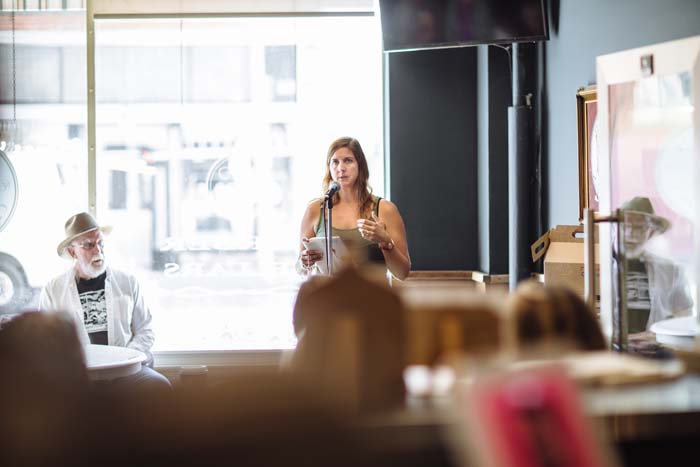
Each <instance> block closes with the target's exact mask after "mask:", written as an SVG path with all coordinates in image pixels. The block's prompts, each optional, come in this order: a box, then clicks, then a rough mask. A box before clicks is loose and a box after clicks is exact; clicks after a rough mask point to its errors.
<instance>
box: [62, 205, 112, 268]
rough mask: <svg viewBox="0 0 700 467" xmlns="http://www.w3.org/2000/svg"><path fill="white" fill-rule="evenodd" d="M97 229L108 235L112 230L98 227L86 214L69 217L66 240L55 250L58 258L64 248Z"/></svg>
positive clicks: (90, 216)
mask: <svg viewBox="0 0 700 467" xmlns="http://www.w3.org/2000/svg"><path fill="white" fill-rule="evenodd" d="M98 229H99V230H101V231H102V232H105V233H109V232H110V231H111V230H112V229H111V227H100V225H99V224H98V223H97V221H96V220H95V218H94V217H92V215H90V214H89V213H87V212H80V213H78V214H76V215H74V216H71V218H70V219H68V220H67V221H66V226H65V231H66V238H65V240H63V241H62V242H61V243H59V244H58V248H57V249H56V251H57V252H58V256H61V257H63V254H64V253H65V251H66V247H67V246H68V245H69V244H70V243H71V242H72V241H73V240H75V239H76V238H78V237H80V236H81V235H83V234H86V233H88V232H92V231H93V230H98Z"/></svg>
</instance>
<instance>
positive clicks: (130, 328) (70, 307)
mask: <svg viewBox="0 0 700 467" xmlns="http://www.w3.org/2000/svg"><path fill="white" fill-rule="evenodd" d="M105 300H106V305H107V336H108V344H109V345H116V346H119V347H129V348H132V349H136V350H140V351H141V352H144V353H145V354H146V356H147V357H148V360H149V361H152V360H153V356H152V355H151V352H150V350H151V347H152V346H153V341H154V340H155V338H154V335H153V330H152V329H151V312H150V311H149V309H148V307H147V306H146V303H145V302H144V299H143V296H142V295H141V289H140V287H139V284H138V282H137V281H136V278H134V276H131V275H129V274H126V273H124V272H121V271H117V270H114V269H111V268H107V277H106V278H105ZM39 309H40V310H41V311H49V312H51V311H67V312H70V314H71V316H72V317H73V319H74V321H75V323H76V326H77V327H78V335H79V336H80V340H81V342H82V344H83V345H86V344H89V343H90V337H89V336H88V333H87V330H86V329H85V322H84V321H83V308H82V306H81V305H80V298H79V297H78V286H77V283H76V271H75V268H71V269H70V270H69V271H67V272H66V273H64V274H62V275H60V276H58V277H56V278H54V279H52V280H51V281H49V283H48V284H46V285H45V286H44V288H43V289H42V291H41V296H40V298H39Z"/></svg>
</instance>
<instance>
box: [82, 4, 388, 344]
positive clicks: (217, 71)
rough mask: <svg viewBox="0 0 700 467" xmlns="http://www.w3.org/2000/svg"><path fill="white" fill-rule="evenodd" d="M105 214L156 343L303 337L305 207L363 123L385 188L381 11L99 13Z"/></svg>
mask: <svg viewBox="0 0 700 467" xmlns="http://www.w3.org/2000/svg"><path fill="white" fill-rule="evenodd" d="M95 38H96V52H95V54H96V55H95V56H96V73H95V83H96V140H97V182H96V184H97V206H96V210H97V214H98V217H99V219H100V220H101V221H102V222H104V223H108V224H110V225H111V226H112V227H113V231H112V233H111V234H110V237H109V250H108V253H109V255H110V257H111V261H112V262H113V264H114V263H116V264H118V265H119V266H121V267H123V268H127V269H129V270H130V271H132V272H133V273H135V274H136V275H137V276H138V277H139V278H140V279H141V281H142V284H143V286H144V288H145V289H146V296H147V297H148V299H149V303H150V305H151V308H152V311H153V315H154V326H155V331H156V333H157V336H158V339H157V342H156V346H155V350H221V349H271V348H272V349H274V348H291V347H293V346H294V345H295V338H294V334H293V330H292V322H291V313H292V306H293V302H294V297H295V295H296V290H297V288H298V285H299V278H298V276H297V275H296V273H295V272H294V267H293V265H294V262H295V261H296V257H297V252H298V235H299V225H300V221H301V216H302V214H303V212H304V209H305V208H306V205H307V204H308V202H309V201H310V200H312V199H313V198H314V197H317V196H319V194H320V190H321V178H322V176H323V170H324V163H325V151H326V148H327V147H328V145H329V144H330V142H331V141H332V140H334V139H335V138H337V137H339V136H344V135H352V136H355V137H357V138H358V139H359V140H360V141H361V143H362V144H363V147H364V150H365V152H366V154H367V157H368V159H369V163H370V171H371V174H372V177H371V179H372V182H373V183H374V186H373V188H374V190H375V192H377V193H378V194H380V195H381V194H383V186H382V185H381V183H382V181H383V160H382V141H381V138H382V108H381V102H382V101H381V82H382V79H381V42H380V35H379V24H378V21H377V20H376V18H373V17H371V16H360V17H352V16H345V17H309V18H303V17H294V18H291V17H290V18H281V17H266V18H249V17H248V18H235V17H234V18H216V19H211V18H209V19H201V18H198V19H192V18H184V19H129V20H125V19H104V20H101V19H98V20H96V22H95Z"/></svg>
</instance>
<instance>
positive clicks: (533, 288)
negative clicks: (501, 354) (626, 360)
mask: <svg viewBox="0 0 700 467" xmlns="http://www.w3.org/2000/svg"><path fill="white" fill-rule="evenodd" d="M504 325H505V329H504V336H505V337H506V342H507V343H509V344H510V345H511V346H512V347H513V349H514V350H516V351H518V352H521V351H526V350H527V349H529V348H538V349H543V347H546V346H548V345H552V346H554V347H556V348H557V349H562V348H563V349H571V350H582V351H592V350H604V349H605V348H606V344H605V338H604V337H603V332H602V330H601V328H600V324H599V323H598V320H597V318H596V317H595V315H594V313H593V311H592V310H590V309H589V308H588V306H587V305H586V303H585V302H584V301H583V299H582V298H581V297H579V296H578V295H577V294H576V293H575V292H574V291H572V290H571V289H569V288H568V287H565V286H552V285H542V284H539V283H537V282H534V281H527V282H524V283H522V284H521V285H519V286H518V288H517V289H516V290H515V292H514V293H513V294H512V295H511V296H510V297H509V299H508V301H507V304H506V316H505V319H504Z"/></svg>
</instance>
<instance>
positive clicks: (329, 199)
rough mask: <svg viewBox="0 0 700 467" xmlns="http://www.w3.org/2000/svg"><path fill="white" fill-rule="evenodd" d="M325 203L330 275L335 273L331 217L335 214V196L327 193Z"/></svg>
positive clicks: (327, 257) (327, 259) (327, 262)
mask: <svg viewBox="0 0 700 467" xmlns="http://www.w3.org/2000/svg"><path fill="white" fill-rule="evenodd" d="M323 203H324V205H325V206H324V209H325V210H326V226H325V229H324V230H325V231H326V232H325V233H326V267H327V268H328V275H329V276H330V275H331V274H332V273H333V258H332V257H331V252H332V251H333V245H332V242H333V234H332V232H331V226H332V225H333V222H332V217H331V216H332V215H333V214H332V213H333V196H328V195H326V197H325V199H324V201H323Z"/></svg>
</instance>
